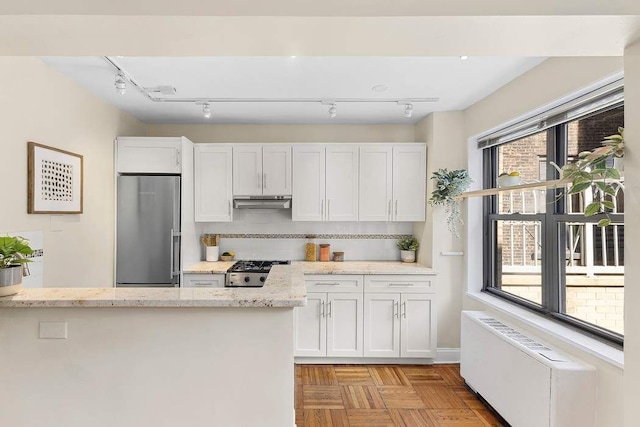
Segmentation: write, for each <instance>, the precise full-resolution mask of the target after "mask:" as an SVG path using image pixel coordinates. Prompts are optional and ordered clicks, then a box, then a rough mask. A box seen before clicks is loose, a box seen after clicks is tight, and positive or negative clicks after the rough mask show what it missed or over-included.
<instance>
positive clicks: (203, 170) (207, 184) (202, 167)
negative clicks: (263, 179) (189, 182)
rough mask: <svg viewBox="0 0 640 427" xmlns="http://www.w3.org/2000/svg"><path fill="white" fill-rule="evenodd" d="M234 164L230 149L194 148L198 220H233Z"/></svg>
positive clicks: (215, 145)
mask: <svg viewBox="0 0 640 427" xmlns="http://www.w3.org/2000/svg"><path fill="white" fill-rule="evenodd" d="M231 165H232V164H231V147H230V146H224V145H217V144H196V146H195V147H194V173H195V176H194V192H195V194H194V197H195V220H196V221H200V222H204V221H209V222H228V221H231V220H232V214H233V210H232V209H231V203H232V198H233V196H232V194H231Z"/></svg>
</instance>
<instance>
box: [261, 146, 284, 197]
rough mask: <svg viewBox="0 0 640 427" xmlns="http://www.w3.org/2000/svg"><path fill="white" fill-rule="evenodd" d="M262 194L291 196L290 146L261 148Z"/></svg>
mask: <svg viewBox="0 0 640 427" xmlns="http://www.w3.org/2000/svg"><path fill="white" fill-rule="evenodd" d="M262 194H264V195H265V196H289V195H291V146H290V145H280V144H273V145H264V146H263V147H262Z"/></svg>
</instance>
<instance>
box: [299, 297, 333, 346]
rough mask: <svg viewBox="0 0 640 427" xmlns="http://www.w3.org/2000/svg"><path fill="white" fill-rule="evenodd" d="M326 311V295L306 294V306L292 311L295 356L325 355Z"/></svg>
mask: <svg viewBox="0 0 640 427" xmlns="http://www.w3.org/2000/svg"><path fill="white" fill-rule="evenodd" d="M326 309H327V294H326V293H308V294H307V305H306V306H304V307H296V308H295V309H294V310H293V311H294V313H295V314H294V317H295V318H294V330H295V331H294V333H295V340H296V342H295V351H294V355H295V356H326V355H327V318H326Z"/></svg>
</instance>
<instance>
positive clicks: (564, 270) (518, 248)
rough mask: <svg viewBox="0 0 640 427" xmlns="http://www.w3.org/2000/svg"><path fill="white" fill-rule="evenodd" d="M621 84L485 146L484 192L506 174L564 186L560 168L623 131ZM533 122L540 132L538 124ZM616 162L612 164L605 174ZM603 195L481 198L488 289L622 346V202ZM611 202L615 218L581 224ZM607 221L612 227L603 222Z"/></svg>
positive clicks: (559, 190)
mask: <svg viewBox="0 0 640 427" xmlns="http://www.w3.org/2000/svg"><path fill="white" fill-rule="evenodd" d="M622 95H623V92H622V87H621V83H618V84H614V85H611V86H609V87H606V88H603V89H601V90H599V91H597V93H595V94H589V95H587V96H584V97H582V98H578V99H576V100H575V101H574V102H572V103H570V104H569V105H565V106H564V108H560V109H556V110H554V111H551V112H549V113H547V114H545V115H541V116H539V117H537V118H535V119H534V120H531V121H529V122H527V123H522V124H520V125H515V126H513V127H511V128H509V129H505V130H503V131H501V132H499V133H496V134H494V135H491V136H489V137H487V138H484V139H482V140H481V141H480V148H482V149H483V156H484V178H483V179H484V187H485V188H495V187H496V186H497V177H498V176H499V175H500V174H502V173H514V172H517V173H518V174H519V176H520V177H521V180H522V183H535V182H542V181H552V180H556V179H559V178H560V176H559V174H558V171H557V170H556V169H555V167H554V164H555V165H558V166H560V167H561V166H562V165H564V164H566V163H567V162H572V161H574V160H575V159H576V158H577V157H578V154H579V153H580V152H583V151H590V150H592V149H594V148H596V147H598V146H600V144H601V142H602V140H603V139H604V137H606V136H609V135H612V134H615V133H617V132H618V128H619V127H623V126H624V104H623V98H622ZM536 122H537V123H536ZM614 161H615V162H616V165H615V166H616V167H617V168H620V165H619V164H618V163H617V162H618V159H607V162H610V165H609V166H613V164H612V162H614ZM614 186H615V188H616V194H615V196H612V195H605V194H603V193H601V192H600V190H599V189H598V188H597V186H595V185H594V186H592V187H591V188H587V189H586V190H585V191H583V192H581V193H579V194H576V195H571V196H570V195H568V194H566V188H564V187H561V186H558V187H556V188H554V187H549V188H547V189H544V188H542V189H540V188H535V189H517V188H515V189H512V190H508V189H507V190H505V191H501V192H500V193H498V194H497V195H494V196H488V197H485V198H484V205H483V206H484V245H485V251H484V290H485V291H486V292H490V293H492V294H495V295H497V296H499V297H502V298H505V299H507V300H509V301H512V302H514V303H516V304H520V305H523V306H525V307H527V308H529V309H532V310H535V311H538V312H540V313H541V314H543V315H546V316H550V317H553V318H555V319H557V320H559V321H562V322H566V323H569V324H571V325H573V326H575V327H577V328H580V329H582V330H584V331H587V332H588V333H590V334H593V335H597V336H599V337H601V338H603V339H606V340H608V341H611V342H614V343H616V344H620V345H621V344H622V342H623V336H624V335H623V334H624V323H623V319H624V193H623V181H622V182H621V183H615V184H614ZM597 197H606V198H607V200H610V201H611V202H612V203H613V207H614V208H613V209H608V210H607V212H606V214H605V213H601V214H598V215H595V216H585V215H584V209H585V206H587V205H589V203H590V202H591V201H592V200H594V199H595V198H597ZM605 215H607V216H608V217H609V218H610V219H611V225H609V226H607V227H599V226H598V225H597V222H598V221H599V220H600V219H602V218H603V217H604V216H605Z"/></svg>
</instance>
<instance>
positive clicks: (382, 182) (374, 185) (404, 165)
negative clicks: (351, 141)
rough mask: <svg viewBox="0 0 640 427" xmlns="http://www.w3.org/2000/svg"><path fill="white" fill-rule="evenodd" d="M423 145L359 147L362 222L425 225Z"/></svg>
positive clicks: (360, 215)
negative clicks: (412, 222)
mask: <svg viewBox="0 0 640 427" xmlns="http://www.w3.org/2000/svg"><path fill="white" fill-rule="evenodd" d="M426 175H427V158H426V146H425V145H424V144H379V145H368V146H363V147H360V180H359V181H360V203H359V204H360V206H359V209H360V213H359V219H360V221H424V220H425V208H426V206H425V203H426Z"/></svg>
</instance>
